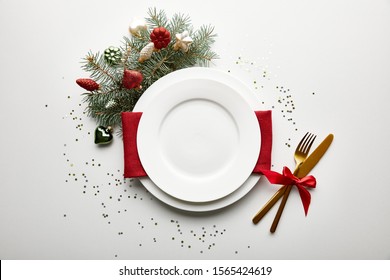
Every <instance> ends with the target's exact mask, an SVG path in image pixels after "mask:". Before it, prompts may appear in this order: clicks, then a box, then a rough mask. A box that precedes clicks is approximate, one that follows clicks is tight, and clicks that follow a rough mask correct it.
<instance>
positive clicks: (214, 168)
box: [137, 76, 260, 202]
mask: <svg viewBox="0 0 390 280" xmlns="http://www.w3.org/2000/svg"><path fill="white" fill-rule="evenodd" d="M137 145H138V152H139V157H140V160H141V163H142V165H143V167H144V169H145V171H146V173H147V174H148V176H149V178H150V179H151V180H152V181H153V182H154V183H155V184H156V185H157V186H158V187H159V188H160V189H162V190H163V191H164V192H166V193H168V194H169V195H171V196H173V197H176V198H178V199H181V200H186V201H190V202H207V201H212V200H217V199H220V198H222V197H224V196H227V195H228V194H230V193H232V192H233V191H235V190H236V189H238V188H239V187H240V186H241V185H242V184H243V183H244V182H245V180H246V179H247V178H248V177H249V175H250V174H251V173H252V171H253V167H254V166H255V164H256V161H257V159H258V154H259V150H260V131H259V124H258V122H257V118H256V115H255V113H254V111H253V110H252V109H251V107H250V105H249V104H248V103H247V102H246V100H245V99H244V98H243V97H242V96H241V94H239V93H237V91H236V90H235V89H233V88H231V87H229V86H227V85H226V84H224V83H221V82H219V81H215V80H213V79H210V78H209V77H205V78H193V77H191V76H185V77H183V78H182V79H178V78H177V77H176V79H175V80H174V82H173V83H171V84H170V85H168V86H166V87H164V88H160V90H159V93H158V94H156V97H155V98H154V99H153V100H152V101H151V102H150V103H149V105H148V107H147V108H146V109H144V112H143V115H142V118H141V120H140V123H139V128H138V137H137Z"/></svg>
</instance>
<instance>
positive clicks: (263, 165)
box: [122, 111, 272, 178]
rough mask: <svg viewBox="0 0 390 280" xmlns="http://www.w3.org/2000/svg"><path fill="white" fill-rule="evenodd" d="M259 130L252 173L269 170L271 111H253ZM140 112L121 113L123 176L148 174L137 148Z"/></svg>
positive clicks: (130, 176) (132, 176)
mask: <svg viewBox="0 0 390 280" xmlns="http://www.w3.org/2000/svg"><path fill="white" fill-rule="evenodd" d="M255 114H256V117H257V120H258V121H259V125H260V131H261V147H260V154H259V158H258V160H257V163H256V166H255V167H254V170H253V172H254V173H261V171H260V170H261V169H266V170H270V168H271V152H272V114H271V111H255ZM141 116H142V113H141V112H123V113H122V132H123V147H124V157H125V171H124V177H125V178H135V177H143V176H148V175H147V174H146V172H145V169H144V168H143V167H142V164H141V161H140V158H139V155H138V148H137V131H138V124H139V121H140V119H141Z"/></svg>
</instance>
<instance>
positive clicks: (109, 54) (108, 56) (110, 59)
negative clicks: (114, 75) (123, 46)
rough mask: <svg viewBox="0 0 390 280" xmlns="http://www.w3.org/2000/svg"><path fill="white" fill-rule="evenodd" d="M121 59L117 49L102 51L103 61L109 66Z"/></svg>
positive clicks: (111, 48) (119, 51)
mask: <svg viewBox="0 0 390 280" xmlns="http://www.w3.org/2000/svg"><path fill="white" fill-rule="evenodd" d="M121 58H122V53H121V50H120V49H119V48H117V47H109V48H107V49H106V50H105V51H104V60H105V61H106V62H107V63H109V64H111V65H116V64H118V63H119V62H120V61H121Z"/></svg>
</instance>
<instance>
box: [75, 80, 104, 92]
mask: <svg viewBox="0 0 390 280" xmlns="http://www.w3.org/2000/svg"><path fill="white" fill-rule="evenodd" d="M76 83H77V84H78V85H79V86H80V87H82V88H83V89H86V90H89V91H94V90H98V89H99V87H100V86H99V84H98V83H97V82H95V81H94V80H92V79H77V80H76Z"/></svg>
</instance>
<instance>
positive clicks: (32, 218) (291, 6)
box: [0, 0, 390, 259]
mask: <svg viewBox="0 0 390 280" xmlns="http://www.w3.org/2000/svg"><path fill="white" fill-rule="evenodd" d="M154 6H155V7H157V8H162V9H164V10H165V11H166V13H167V14H168V15H173V14H174V13H175V12H181V13H185V14H189V15H190V17H191V19H192V22H193V24H194V26H195V27H199V26H200V25H201V24H204V23H205V24H208V23H210V24H211V25H214V26H215V30H216V32H217V33H218V38H217V42H216V44H215V45H214V50H215V51H216V52H217V53H218V54H219V55H220V57H221V58H220V59H219V60H218V61H216V62H215V64H214V65H212V67H215V68H218V69H222V70H224V71H230V73H231V74H232V75H234V76H236V77H237V78H239V79H241V80H243V81H244V82H245V83H247V84H248V85H249V86H251V87H252V88H253V90H254V91H255V93H256V94H258V96H259V97H260V99H261V100H262V101H263V102H264V109H272V110H273V122H274V123H273V128H274V142H273V143H274V148H273V158H272V160H273V169H274V170H276V171H281V169H282V167H283V166H284V165H287V166H290V167H291V168H292V167H293V166H294V161H293V152H294V149H295V146H296V144H297V143H298V142H299V140H300V138H301V137H302V136H303V135H304V133H305V132H306V131H311V132H313V133H316V134H317V135H318V140H317V141H316V143H317V144H318V143H319V140H320V139H323V138H324V137H325V136H326V135H327V134H328V133H334V135H335V140H334V142H333V144H332V146H331V148H330V149H329V151H328V153H327V154H326V155H325V156H324V158H323V159H322V160H321V162H320V164H319V165H318V166H317V167H315V169H313V172H312V174H313V175H314V176H315V177H316V178H317V181H318V185H317V189H316V190H314V191H311V194H312V204H311V206H310V210H309V214H308V216H307V217H305V216H304V213H303V208H302V205H301V202H300V199H299V196H298V192H297V191H293V192H292V194H291V196H290V199H289V200H288V203H287V205H286V209H285V211H284V214H283V217H282V219H281V222H280V224H279V227H278V230H277V232H276V234H274V235H272V234H270V232H269V227H270V225H271V223H272V220H273V217H274V214H275V212H276V208H275V209H273V210H272V211H271V212H270V214H268V215H267V216H266V217H265V218H264V219H263V220H262V221H261V222H260V223H259V224H258V225H253V224H252V222H251V219H252V216H253V215H254V214H255V213H256V212H257V210H258V209H259V208H260V207H261V206H262V205H263V204H264V203H265V202H266V201H267V200H268V199H269V198H270V197H271V195H272V194H273V193H274V191H276V190H277V188H278V186H273V185H271V184H270V183H268V181H267V180H266V179H265V178H262V179H261V180H260V181H259V183H258V184H257V185H256V186H255V187H254V189H253V190H252V191H251V192H250V193H249V194H248V195H247V196H245V197H244V198H243V199H241V200H240V201H239V202H238V203H236V204H234V205H232V206H230V207H228V208H225V209H223V210H221V211H217V212H214V213H207V214H203V215H200V214H191V213H184V212H181V211H177V210H175V209H173V208H171V207H169V206H166V205H164V204H163V203H161V202H159V201H158V200H157V199H155V198H153V196H152V195H151V194H149V193H147V192H146V191H145V189H144V188H143V187H142V186H140V185H139V183H138V181H137V180H130V179H126V180H124V179H123V176H122V173H123V159H122V157H123V147H122V141H121V139H120V138H118V137H116V138H115V139H114V142H113V144H112V145H110V146H108V147H98V146H96V145H95V144H94V143H93V131H94V129H95V127H96V123H95V122H94V121H93V120H91V119H89V118H88V117H87V116H86V115H84V114H83V110H84V108H85V104H84V103H82V96H81V93H82V92H83V90H82V89H80V88H79V87H78V86H77V85H76V83H75V80H76V79H77V78H80V77H88V73H85V72H83V71H82V70H81V69H80V61H81V58H82V57H84V56H85V55H86V54H87V52H88V51H89V50H92V51H93V52H96V51H102V50H104V49H105V48H107V47H108V46H111V45H120V44H121V40H122V37H123V36H126V35H128V31H127V28H128V25H129V22H130V20H131V18H132V17H136V16H141V17H143V16H146V12H147V8H148V7H154ZM389 34H390V1H388V0H378V1H369V0H366V1H363V0H358V1H356V0H348V1H309V0H307V1H247V0H241V1H230V2H228V1H204V2H203V1H183V0H182V1H124V0H123V1H101V0H99V1H90V0H89V1H74V0H71V1H48V0H47V1H45V0H36V1H11V0H0V38H1V44H0V62H1V63H0V81H1V82H0V100H1V102H0V104H1V110H0V120H1V136H0V178H1V181H0V224H1V229H0V259H389V258H390V219H389V214H390V184H389V181H388V180H389V170H388V168H389V164H388V159H389V158H390V148H389V145H388V143H389V139H390V129H389V126H388V121H389V120H390V111H389V104H390V97H389V96H390V95H389V93H390V37H389ZM292 107H294V109H293V108H292Z"/></svg>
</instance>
